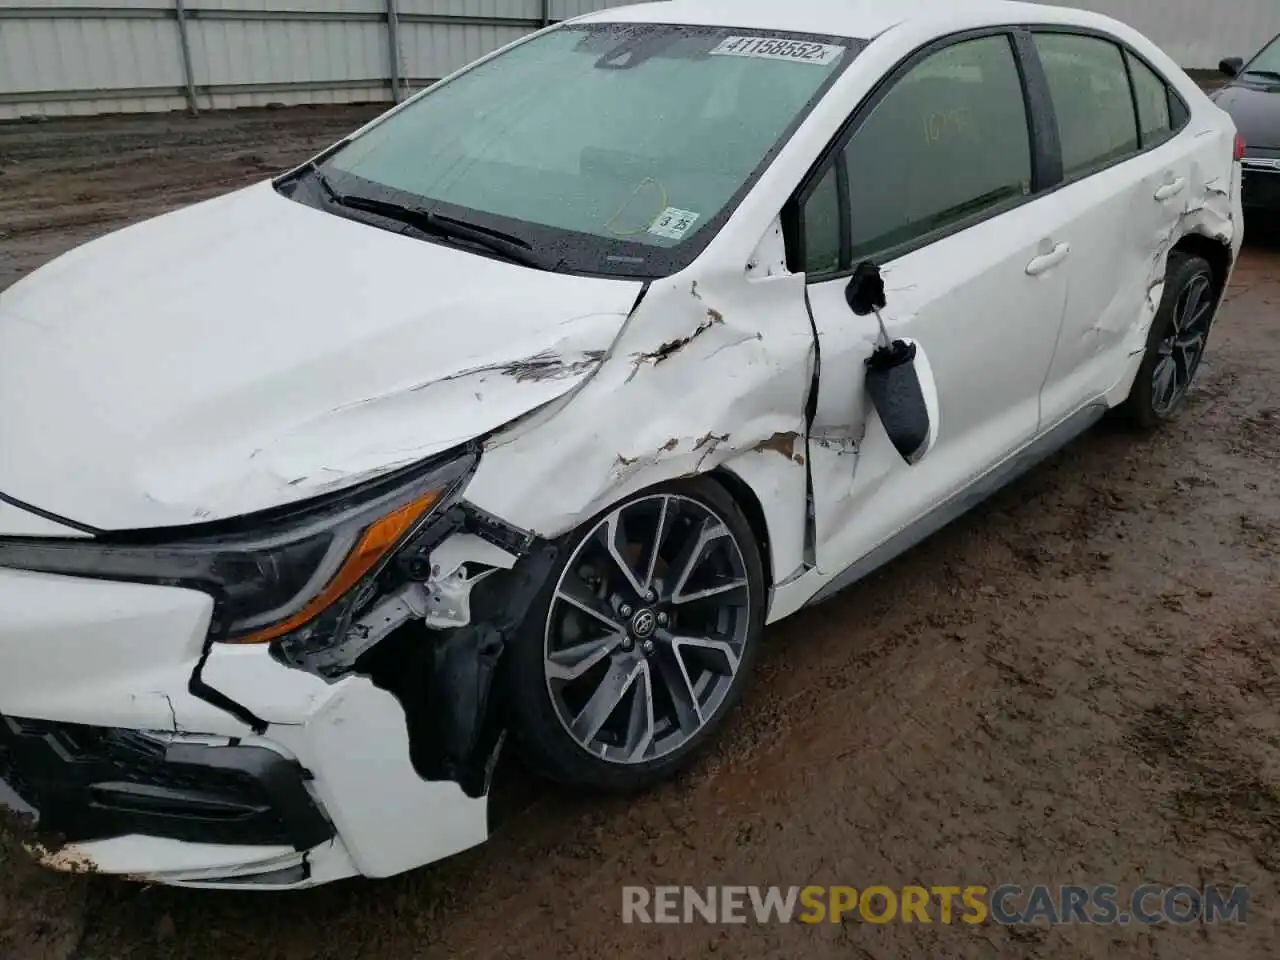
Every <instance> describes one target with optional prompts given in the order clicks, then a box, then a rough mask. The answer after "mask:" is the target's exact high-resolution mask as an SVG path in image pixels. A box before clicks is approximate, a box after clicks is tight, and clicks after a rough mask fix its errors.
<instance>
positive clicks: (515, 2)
mask: <svg viewBox="0 0 1280 960" xmlns="http://www.w3.org/2000/svg"><path fill="white" fill-rule="evenodd" d="M624 2H627V0H43V2H42V0H0V120H2V119H11V118H15V117H22V116H26V115H43V116H63V115H72V114H92V113H114V112H135V111H157V110H178V109H182V108H183V107H185V106H187V105H188V103H189V102H191V101H193V102H194V103H195V104H196V106H197V107H198V108H200V109H222V108H227V107H240V106H262V105H265V104H269V103H288V104H297V103H341V102H353V101H371V100H390V99H391V98H392V94H393V82H392V63H393V61H392V59H391V50H392V42H393V39H394V45H395V48H396V50H397V54H398V55H397V57H396V58H395V61H394V63H395V64H396V71H395V73H396V77H395V79H396V82H395V84H394V86H396V87H398V88H399V90H400V91H401V93H402V94H403V92H405V91H407V90H413V89H417V88H419V87H421V86H422V85H423V84H425V83H428V82H430V81H431V80H434V79H436V78H438V77H441V76H444V75H446V74H448V73H450V72H452V71H453V70H455V69H457V68H458V67H460V66H463V65H464V64H466V63H468V62H469V61H471V60H473V59H475V58H476V57H478V56H480V55H482V54H484V53H486V52H488V51H489V50H492V49H494V48H495V47H498V46H500V45H502V44H504V43H507V42H509V41H511V40H514V39H516V38H517V37H519V36H521V35H522V34H524V33H527V32H528V31H530V30H532V29H535V28H536V27H538V26H539V25H540V24H541V23H542V22H543V21H544V20H546V19H550V20H553V21H554V20H561V19H565V18H567V17H572V16H577V15H578V14H581V13H586V12H589V11H591V10H596V9H599V8H602V7H611V6H618V5H620V4H621V3H624ZM778 2H779V3H785V2H786V0H778ZM831 2H833V3H837V2H839V0H831ZM885 2H892V0H885ZM938 2H939V3H942V4H945V3H949V2H952V0H938ZM1067 2H1070V3H1074V5H1076V6H1081V7H1087V8H1090V9H1094V10H1100V11H1103V12H1105V13H1110V14H1111V15H1113V16H1116V17H1119V18H1120V19H1122V20H1126V21H1128V22H1130V23H1132V24H1133V25H1134V26H1136V27H1138V28H1139V29H1140V30H1143V31H1144V32H1146V33H1147V34H1149V35H1150V36H1151V37H1152V38H1153V39H1155V40H1156V42H1158V43H1160V44H1161V45H1162V46H1163V47H1164V48H1165V49H1166V50H1168V51H1169V53H1170V54H1171V55H1173V56H1174V58H1175V59H1177V60H1178V61H1179V62H1180V63H1182V64H1183V65H1184V66H1186V67H1211V66H1213V65H1214V64H1216V63H1217V62H1218V60H1219V59H1220V58H1221V57H1223V56H1229V55H1246V54H1249V53H1251V52H1253V51H1254V50H1255V49H1256V48H1257V47H1258V46H1259V45H1260V44H1261V42H1262V41H1263V39H1264V38H1269V37H1271V36H1272V35H1274V34H1276V33H1280V0H1218V2H1216V3H1213V2H1210V0H1067ZM389 8H394V9H395V10H396V17H395V19H394V23H392V22H389V19H388V9H389ZM180 11H181V15H179V12H180ZM184 50H185V51H186V53H185V54H184Z"/></svg>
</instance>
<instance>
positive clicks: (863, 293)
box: [844, 260, 885, 317]
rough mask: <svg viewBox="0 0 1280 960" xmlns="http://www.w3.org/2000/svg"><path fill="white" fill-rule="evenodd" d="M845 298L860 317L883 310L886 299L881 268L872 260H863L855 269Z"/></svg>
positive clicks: (845, 290) (845, 292)
mask: <svg viewBox="0 0 1280 960" xmlns="http://www.w3.org/2000/svg"><path fill="white" fill-rule="evenodd" d="M844 298H845V300H846V301H848V303H849V309H850V310H852V311H853V312H854V313H856V314H857V315H858V316H860V317H865V316H866V315H867V314H868V313H876V312H878V311H880V310H882V309H883V308H884V305H885V298H884V280H883V279H882V278H881V276H880V268H879V267H877V266H876V265H875V264H874V263H872V262H871V261H870V260H863V261H862V262H861V263H860V264H858V265H857V266H856V267H854V270H853V276H852V277H850V278H849V285H848V286H847V287H845V288H844Z"/></svg>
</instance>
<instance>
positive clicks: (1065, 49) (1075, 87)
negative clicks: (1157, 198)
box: [1035, 33, 1167, 180]
mask: <svg viewBox="0 0 1280 960" xmlns="http://www.w3.org/2000/svg"><path fill="white" fill-rule="evenodd" d="M1035 45H1036V50H1037V52H1038V53H1039V55H1040V61H1041V63H1042V64H1043V65H1044V72H1045V75H1046V77H1047V79H1048V81H1049V94H1050V96H1051V98H1052V100H1053V109H1054V113H1055V114H1056V115H1057V119H1058V136H1059V139H1060V140H1061V143H1062V164H1063V173H1064V174H1065V176H1066V177H1067V179H1069V180H1070V179H1074V178H1076V177H1080V176H1084V175H1087V174H1089V173H1092V172H1093V171H1095V170H1100V169H1102V168H1103V167H1106V166H1108V165H1110V164H1112V163H1115V162H1117V161H1119V160H1123V159H1124V158H1125V157H1128V156H1132V155H1133V154H1135V153H1137V152H1138V119H1137V116H1136V114H1135V111H1134V105H1133V100H1134V98H1133V93H1132V91H1131V90H1130V87H1129V74H1128V71H1127V70H1126V69H1125V61H1124V54H1123V52H1122V51H1121V49H1120V47H1118V46H1117V45H1116V44H1114V43H1111V42H1109V41H1107V40H1102V39H1100V38H1098V37H1091V36H1084V35H1080V34H1072V33H1037V34H1035ZM1166 102H1167V101H1166ZM1166 123H1167V118H1166Z"/></svg>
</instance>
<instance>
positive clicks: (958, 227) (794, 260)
mask: <svg viewBox="0 0 1280 960" xmlns="http://www.w3.org/2000/svg"><path fill="white" fill-rule="evenodd" d="M1018 29H1019V27H1018V26H1017V25H1014V24H1002V25H999V26H990V27H979V28H977V29H972V30H963V31H959V32H956V33H950V34H946V35H944V36H940V37H935V38H934V39H933V40H931V41H929V42H928V43H926V44H924V45H922V46H920V47H917V48H916V49H915V50H913V51H911V53H909V54H907V55H906V56H905V57H903V58H902V59H901V60H899V61H898V62H897V63H896V64H894V66H893V67H892V68H891V69H890V70H889V71H887V72H886V73H885V74H883V75H882V76H881V77H880V79H879V80H878V81H877V82H876V84H875V86H873V87H872V88H871V90H870V92H868V93H867V95H866V96H864V97H863V98H862V100H861V101H860V102H859V103H858V105H857V106H856V107H854V109H853V110H852V112H851V113H850V115H849V117H848V119H846V120H845V122H844V123H843V124H841V126H840V129H839V130H837V131H836V134H835V136H833V137H832V138H831V140H830V141H829V142H828V143H827V145H826V146H825V147H824V148H823V150H822V152H821V153H820V154H819V155H818V159H817V160H816V161H815V162H814V163H813V164H812V165H811V166H810V168H809V170H808V171H807V172H806V173H805V175H804V177H802V178H801V180H800V183H799V185H798V186H797V187H796V189H795V190H794V191H793V192H792V195H791V198H790V199H789V200H788V201H787V204H786V206H785V207H784V208H783V217H782V221H783V237H784V240H785V243H786V246H787V261H788V267H789V269H791V270H792V271H794V272H796V273H804V274H805V283H806V284H812V283H828V282H830V281H832V280H840V279H843V278H846V277H850V276H852V275H853V270H854V267H856V264H853V263H850V264H849V265H848V266H847V267H841V268H840V269H839V270H832V271H827V272H825V273H820V274H811V273H808V272H807V271H806V270H805V269H804V258H805V252H806V251H805V237H804V206H805V204H806V203H807V202H808V200H809V197H810V196H812V194H813V192H814V191H815V190H816V189H817V186H818V184H819V183H821V181H822V178H823V177H824V176H826V172H827V169H828V167H829V166H831V165H832V164H835V165H836V167H835V169H836V184H837V194H838V195H840V200H841V206H840V237H841V249H840V255H841V262H842V263H843V262H845V261H846V260H847V259H848V254H849V253H850V252H851V250H850V249H849V248H848V247H846V243H850V245H851V236H852V225H851V222H850V221H851V211H850V210H849V202H848V189H849V187H848V169H847V165H846V164H845V163H844V162H843V157H844V151H845V147H847V146H848V144H849V141H850V140H851V139H852V138H853V137H854V136H855V135H856V134H857V132H858V130H859V129H861V127H862V125H863V123H865V122H866V119H867V117H868V116H869V115H870V114H871V112H872V111H873V110H875V108H876V107H877V106H879V105H880V103H881V102H882V101H883V100H884V98H885V97H886V96H887V95H888V94H889V91H890V90H892V89H893V88H894V87H895V86H896V85H897V83H898V82H899V81H900V80H902V78H903V77H904V76H905V75H906V74H908V73H910V72H911V70H913V69H914V68H915V67H916V66H918V65H919V64H920V63H921V62H923V61H924V60H927V59H928V58H929V57H931V56H933V55H934V54H936V53H939V52H941V51H943V50H946V49H948V48H949V47H953V46H956V45H957V44H960V43H966V42H969V41H972V40H982V39H986V38H988V37H1004V38H1005V40H1006V41H1007V42H1008V44H1009V53H1010V55H1011V56H1012V58H1013V62H1014V67H1015V69H1016V70H1017V72H1018V78H1019V81H1020V89H1021V92H1022V101H1023V107H1024V110H1025V112H1026V118H1027V120H1026V122H1027V140H1028V146H1029V149H1030V154H1031V191H1030V192H1029V193H1027V194H1025V195H1024V196H1021V197H1011V198H1010V199H1009V200H1006V201H1003V202H1002V203H998V204H994V205H992V206H990V207H987V208H986V209H984V210H981V211H979V212H977V213H974V214H972V215H970V216H968V217H964V218H961V219H960V220H957V221H955V222H954V223H949V224H947V225H946V226H944V227H937V228H935V229H933V230H930V231H928V232H926V233H922V234H921V235H920V236H918V237H914V238H913V239H911V240H908V241H904V242H902V243H899V244H896V245H894V246H892V247H887V248H885V249H884V250H882V251H878V252H877V253H876V254H875V256H874V257H871V258H863V259H873V260H875V262H877V263H887V262H889V261H891V260H896V259H898V258H899V257H904V256H906V255H907V254H909V253H913V252H915V251H916V250H919V249H921V248H923V247H927V246H929V245H930V244H934V243H937V242H938V241H939V240H944V239H946V238H947V237H949V236H951V235H953V234H956V233H959V232H961V231H962V230H968V229H969V228H971V227H975V226H977V225H978V224H980V223H983V222H984V221H986V220H990V219H991V218H993V217H996V216H1000V215H1001V214H1004V213H1008V212H1009V211H1010V210H1014V209H1017V208H1018V207H1020V206H1022V205H1023V204H1026V203H1029V202H1031V201H1032V200H1034V199H1036V197H1037V196H1039V193H1040V190H1041V189H1042V181H1043V180H1044V178H1045V175H1046V174H1047V173H1050V172H1052V169H1053V157H1052V156H1051V155H1050V154H1049V153H1048V152H1046V151H1044V150H1043V149H1041V147H1040V144H1041V141H1042V137H1043V135H1044V133H1045V130H1044V123H1045V119H1046V115H1045V114H1043V113H1041V112H1040V111H1038V110H1037V109H1035V108H1034V107H1033V101H1032V97H1031V94H1030V92H1029V89H1028V86H1029V78H1028V75H1027V71H1026V69H1025V67H1024V65H1023V58H1022V52H1021V50H1020V48H1019V44H1018V41H1017V38H1016V34H1017V31H1018ZM842 184H843V186H841V185H842ZM846 238H849V239H846Z"/></svg>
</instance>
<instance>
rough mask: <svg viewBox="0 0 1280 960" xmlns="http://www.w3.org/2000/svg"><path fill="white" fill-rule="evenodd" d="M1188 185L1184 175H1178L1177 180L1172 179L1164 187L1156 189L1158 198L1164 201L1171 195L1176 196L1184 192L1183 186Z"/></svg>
mask: <svg viewBox="0 0 1280 960" xmlns="http://www.w3.org/2000/svg"><path fill="white" fill-rule="evenodd" d="M1186 185H1187V181H1186V179H1185V178H1184V177H1178V179H1176V180H1170V181H1169V182H1168V183H1166V184H1165V185H1164V186H1163V187H1161V188H1160V189H1159V190H1157V191H1156V199H1157V200H1159V201H1161V202H1163V201H1165V200H1168V199H1169V198H1170V197H1176V196H1177V195H1178V194H1180V193H1181V192H1182V188H1183V187H1185V186H1186Z"/></svg>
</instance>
